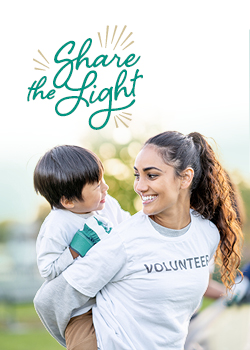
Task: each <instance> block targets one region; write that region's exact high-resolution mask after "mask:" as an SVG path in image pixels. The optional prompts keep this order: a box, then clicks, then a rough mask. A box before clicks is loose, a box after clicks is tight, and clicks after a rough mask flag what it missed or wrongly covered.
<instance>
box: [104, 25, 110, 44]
mask: <svg viewBox="0 0 250 350" xmlns="http://www.w3.org/2000/svg"><path fill="white" fill-rule="evenodd" d="M108 34H109V26H107V29H106V44H105V48H106V47H107V41H108Z"/></svg>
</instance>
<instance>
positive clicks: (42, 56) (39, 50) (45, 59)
mask: <svg viewBox="0 0 250 350" xmlns="http://www.w3.org/2000/svg"><path fill="white" fill-rule="evenodd" d="M38 52H39V53H40V55H41V56H42V57H43V58H44V59H45V61H46V62H47V63H48V64H49V61H48V60H46V58H45V57H44V56H43V54H42V53H41V51H40V50H38Z"/></svg>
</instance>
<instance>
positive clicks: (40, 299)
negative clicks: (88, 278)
mask: <svg viewBox="0 0 250 350" xmlns="http://www.w3.org/2000/svg"><path fill="white" fill-rule="evenodd" d="M89 299H90V298H89V297H87V296H85V295H83V294H81V293H79V292H78V291H77V290H76V289H74V288H73V287H71V285H70V284H68V283H67V282H66V280H65V279H64V277H63V276H62V275H60V276H58V277H57V278H55V279H54V280H53V281H50V282H49V283H47V282H45V283H44V284H43V285H42V287H41V288H40V289H39V291H38V292H37V294H36V296H35V299H34V306H35V309H36V312H37V314H38V316H39V317H40V319H41V321H42V323H43V324H44V326H45V328H46V329H47V330H48V332H49V333H50V334H51V335H52V336H53V337H54V338H55V339H56V340H57V341H58V342H59V343H60V344H61V345H62V346H64V347H66V343H65V337H64V333H65V329H66V327H67V324H68V323H69V320H70V318H71V315H72V311H73V310H74V309H77V308H79V307H82V306H84V304H86V303H87V302H88V300H89Z"/></svg>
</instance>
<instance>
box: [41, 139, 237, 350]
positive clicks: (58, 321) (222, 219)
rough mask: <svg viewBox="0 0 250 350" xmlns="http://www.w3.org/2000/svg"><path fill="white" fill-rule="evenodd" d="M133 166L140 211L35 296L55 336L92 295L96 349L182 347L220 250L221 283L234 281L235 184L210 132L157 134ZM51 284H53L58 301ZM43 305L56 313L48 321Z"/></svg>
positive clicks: (235, 266) (227, 285)
mask: <svg viewBox="0 0 250 350" xmlns="http://www.w3.org/2000/svg"><path fill="white" fill-rule="evenodd" d="M134 168H135V185H134V188H135V191H136V192H137V193H138V194H139V195H140V197H141V199H142V204H143V211H142V212H139V213H137V214H136V215H134V216H133V217H132V218H130V219H128V220H127V221H126V222H125V223H122V224H120V225H119V226H118V227H117V228H116V229H114V230H113V232H112V233H111V234H110V235H109V237H108V238H106V239H104V240H102V241H101V242H100V243H98V244H97V245H96V246H95V247H93V248H92V249H91V251H90V252H89V253H88V254H87V255H86V256H85V257H84V258H83V259H78V260H77V261H75V263H74V275H72V274H71V267H69V268H68V269H67V270H66V271H65V272H64V273H63V274H62V275H61V276H59V277H58V278H57V279H56V280H54V281H52V282H50V283H49V284H48V285H47V289H46V300H44V298H39V296H38V298H36V300H35V304H36V309H37V311H38V313H39V315H40V317H41V318H42V320H43V321H44V323H45V325H46V326H47V328H48V329H49V331H50V332H51V334H52V335H53V336H54V337H56V338H57V340H59V341H60V340H61V339H62V338H63V336H64V330H65V328H66V325H67V322H68V321H69V319H70V315H71V311H72V307H71V303H72V300H74V303H73V304H74V305H76V301H77V303H78V304H79V306H81V305H82V303H85V302H87V301H88V299H89V298H90V297H93V296H95V295H96V306H95V307H94V308H93V321H94V326H95V331H96V335H97V343H98V347H99V348H100V349H102V350H113V349H114V350H118V349H124V350H125V349H134V350H140V349H142V350H145V349H149V350H152V349H154V350H157V349H168V350H172V349H175V350H183V347H184V342H185V338H186V335H187V331H188V324H189V320H190V317H191V316H192V314H193V313H194V311H195V309H196V308H197V307H198V305H199V303H200V300H201V298H202V295H203V294H204V292H205V291H206V288H207V285H208V280H209V269H208V262H209V260H210V259H211V258H212V257H213V255H214V254H216V256H215V260H216V262H217V263H219V264H220V265H221V278H222V281H223V283H224V284H225V286H226V287H227V288H228V289H230V288H231V287H232V285H233V284H234V279H235V275H236V270H237V268H238V266H239V263H240V250H241V245H242V232H241V229H240V225H239V222H238V220H237V215H236V212H235V209H234V205H233V203H232V199H233V198H234V194H233V190H232V187H231V185H230V183H229V181H228V177H227V175H226V173H225V172H224V171H223V169H222V167H221V166H220V164H219V162H218V160H217V159H216V156H215V154H214V152H213V150H212V148H211V147H210V146H209V144H208V143H207V142H206V140H205V139H204V137H203V136H202V135H200V134H199V133H191V134H189V135H187V136H184V135H182V134H181V133H178V132H165V133H162V134H159V135H156V136H155V137H153V138H151V139H149V140H148V141H147V142H146V143H145V145H144V147H143V148H142V150H141V151H140V153H139V154H138V156H137V158H136V161H135V167H134ZM218 244H219V246H218ZM217 246H218V248H217ZM76 270H77V271H78V273H76ZM51 283H54V284H55V283H57V290H58V293H57V294H56V295H57V297H58V300H57V299H55V296H54V295H52V294H51V293H50V287H49V286H50V284H51ZM54 290H55V285H54V286H53V291H54ZM44 294H45V291H44ZM45 309H46V314H47V312H48V311H49V310H50V313H51V314H50V316H49V317H48V316H47V319H44V317H43V315H44V312H45ZM55 315H56V317H55ZM60 337H61V338H60ZM61 343H62V342H61Z"/></svg>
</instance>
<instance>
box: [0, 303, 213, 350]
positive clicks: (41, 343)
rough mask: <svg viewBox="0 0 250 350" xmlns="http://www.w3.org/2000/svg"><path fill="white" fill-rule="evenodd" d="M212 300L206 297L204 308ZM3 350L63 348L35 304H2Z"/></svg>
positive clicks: (0, 334) (0, 337) (0, 339)
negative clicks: (44, 323)
mask: <svg viewBox="0 0 250 350" xmlns="http://www.w3.org/2000/svg"><path fill="white" fill-rule="evenodd" d="M211 302H212V301H211V300H209V299H206V298H205V299H204V302H203V305H202V309H204V308H205V307H207V306H208V305H209V304H210V303H211ZM0 349H1V350H60V349H61V350H62V349H63V347H62V346H61V345H59V344H58V343H57V342H56V341H55V340H54V339H53V338H52V337H51V336H50V335H49V333H48V332H47V331H46V330H45V328H44V327H43V325H42V323H41V321H40V320H39V318H38V316H37V314H36V312H35V309H34V307H33V304H24V305H6V304H0Z"/></svg>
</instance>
